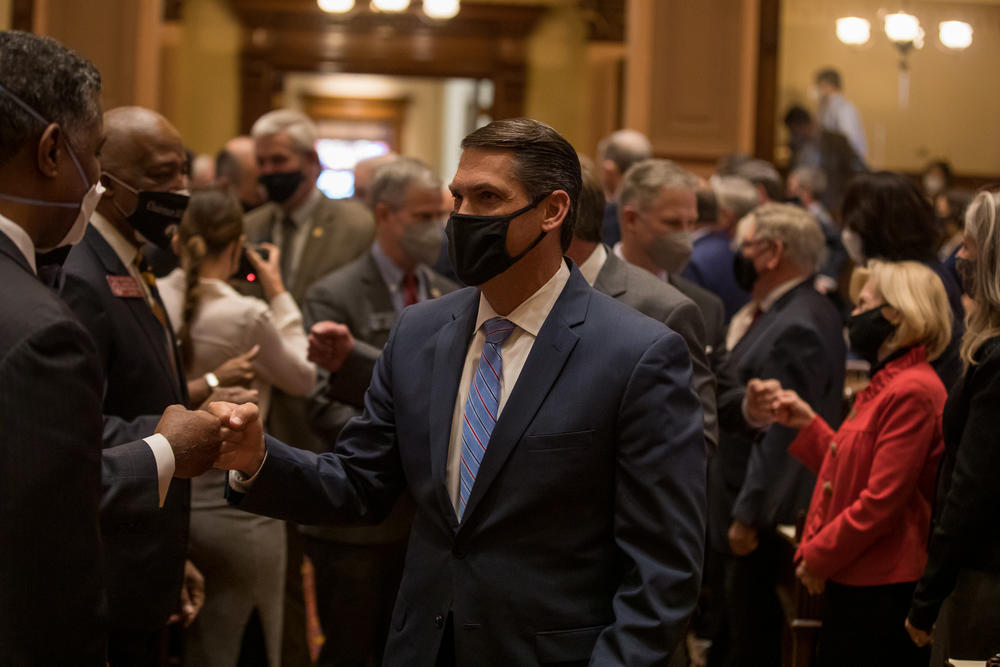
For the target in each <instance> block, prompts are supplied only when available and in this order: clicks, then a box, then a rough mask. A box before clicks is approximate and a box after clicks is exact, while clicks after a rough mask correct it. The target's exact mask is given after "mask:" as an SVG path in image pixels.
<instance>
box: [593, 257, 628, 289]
mask: <svg viewBox="0 0 1000 667" xmlns="http://www.w3.org/2000/svg"><path fill="white" fill-rule="evenodd" d="M626 278H627V276H626V273H625V262H624V261H622V260H621V259H620V258H619V257H618V256H617V255H615V253H614V252H612V251H611V250H608V259H607V260H606V261H605V262H604V266H602V267H601V270H600V271H598V273H597V279H596V280H594V289H596V290H597V291H598V292H604V293H605V294H607V295H608V296H612V297H614V298H616V299H617V298H618V297H620V296H621V295H622V294H624V293H625V291H626V290H627V289H628V286H627V279H626Z"/></svg>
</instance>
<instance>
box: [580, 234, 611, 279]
mask: <svg viewBox="0 0 1000 667" xmlns="http://www.w3.org/2000/svg"><path fill="white" fill-rule="evenodd" d="M607 261H608V251H607V249H606V248H605V247H604V244H603V243H598V244H597V247H596V248H594V252H592V253H590V257H588V258H587V259H586V260H585V261H584V262H583V264H581V265H580V273H582V274H583V277H584V279H585V280H586V281H587V283H589V284H590V286H591V287H593V286H594V282H595V281H596V280H597V274H599V273H600V272H601V269H603V268H604V263H605V262H607Z"/></svg>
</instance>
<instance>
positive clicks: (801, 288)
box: [709, 204, 846, 667]
mask: <svg viewBox="0 0 1000 667" xmlns="http://www.w3.org/2000/svg"><path fill="white" fill-rule="evenodd" d="M736 239H737V242H738V243H739V247H740V251H739V252H740V259H739V266H738V268H737V277H738V278H740V277H741V276H742V280H743V281H744V284H746V286H747V287H748V288H749V289H750V293H751V300H750V302H749V303H748V304H747V305H746V306H745V307H744V308H742V309H741V310H740V311H739V312H737V313H736V315H735V316H734V317H733V320H732V322H731V324H730V328H729V333H728V336H727V345H728V346H729V348H730V357H729V365H730V368H729V371H730V374H731V377H732V378H734V380H735V386H734V388H733V389H731V390H730V391H727V392H726V393H725V394H724V395H721V396H720V397H719V415H720V426H721V432H720V442H719V453H718V455H717V456H715V457H714V458H713V459H712V462H711V468H710V473H709V479H710V494H709V514H710V516H709V533H710V535H709V540H710V545H711V547H712V549H713V550H714V551H715V552H717V553H719V554H722V556H721V568H722V572H723V579H724V584H723V588H724V598H725V600H724V604H723V605H722V609H723V610H724V614H725V617H724V618H723V619H722V621H721V623H720V628H719V630H718V632H717V636H716V637H715V638H713V644H712V648H711V651H710V654H709V655H710V658H709V664H711V665H734V666H736V665H747V666H749V665H754V666H757V665H760V666H763V667H766V666H769V665H777V664H779V662H780V651H779V649H780V642H779V630H780V622H781V611H780V607H779V606H778V600H777V597H776V595H775V592H774V587H775V584H776V581H777V571H778V566H779V563H778V561H777V539H778V538H777V535H776V533H775V527H776V526H777V525H778V524H794V523H795V521H796V519H797V516H798V514H799V512H803V511H805V510H806V509H807V508H808V506H809V499H810V496H811V494H812V490H813V486H814V485H815V481H816V478H815V476H814V475H813V474H812V473H811V472H810V471H809V470H807V469H806V468H805V466H803V465H802V464H801V463H799V462H798V461H797V460H796V459H794V458H792V457H791V456H790V455H789V454H788V453H787V449H788V445H790V444H791V442H792V440H793V439H794V437H795V431H793V430H791V429H788V428H784V427H779V426H774V425H772V426H771V427H769V428H768V429H767V430H766V431H765V432H764V433H763V434H758V433H757V432H756V431H754V430H753V429H752V427H751V426H750V425H748V424H747V423H746V421H745V420H744V418H743V416H742V415H743V410H742V405H743V396H744V388H745V386H746V383H747V382H748V381H749V380H751V379H753V378H764V379H771V378H774V379H778V380H780V382H781V385H782V386H783V387H784V386H788V387H794V388H795V391H797V392H800V395H801V396H803V398H804V400H807V401H809V404H810V405H812V406H814V407H815V409H816V412H817V413H819V414H820V415H821V416H822V417H823V418H824V419H826V420H827V423H829V424H831V425H835V424H839V423H840V414H841V397H842V395H843V390H844V363H845V355H846V350H845V345H844V338H843V334H842V326H841V320H840V316H839V314H838V313H837V310H836V308H835V307H834V306H833V304H832V303H831V302H830V300H829V299H827V298H826V297H824V296H822V295H821V294H819V293H818V292H817V291H816V290H815V289H814V288H813V276H814V274H815V272H816V270H817V268H818V266H819V261H820V259H821V256H822V251H823V248H824V245H825V240H824V238H823V233H822V232H821V231H820V229H819V226H818V225H817V224H816V221H815V220H814V219H813V218H812V216H810V215H809V214H808V213H806V212H805V211H803V210H802V209H800V208H798V207H796V206H790V205H786V204H765V205H764V206H761V207H759V208H757V209H756V210H755V211H754V212H753V213H751V214H750V215H749V216H747V217H746V218H744V219H743V221H742V222H741V223H740V227H739V229H738V231H737V235H736ZM806 397H808V398H806Z"/></svg>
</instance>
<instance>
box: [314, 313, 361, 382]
mask: <svg viewBox="0 0 1000 667" xmlns="http://www.w3.org/2000/svg"><path fill="white" fill-rule="evenodd" d="M352 349H354V336H352V335H351V330H350V329H349V328H348V327H347V325H345V324H337V323H336V322H330V321H326V322H317V323H316V324H314V325H313V326H312V329H310V331H309V361H311V362H313V363H314V364H316V365H317V366H319V367H320V368H323V369H325V370H327V371H330V372H331V373H336V372H337V371H339V370H340V367H341V366H343V365H344V361H346V360H347V356H348V355H349V354H350V353H351V350H352Z"/></svg>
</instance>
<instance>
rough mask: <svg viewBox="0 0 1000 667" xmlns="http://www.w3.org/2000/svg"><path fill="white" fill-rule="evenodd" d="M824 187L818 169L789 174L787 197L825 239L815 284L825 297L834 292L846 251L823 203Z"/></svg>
mask: <svg viewBox="0 0 1000 667" xmlns="http://www.w3.org/2000/svg"><path fill="white" fill-rule="evenodd" d="M826 184H827V178H826V173H825V172H824V171H823V170H822V169H819V168H818V167H807V166H802V167H796V168H795V169H793V170H792V171H791V173H790V174H788V188H787V190H788V196H789V197H794V198H795V199H798V200H799V202H801V203H802V206H803V207H804V208H805V209H806V210H807V211H809V213H810V214H811V215H812V216H813V217H814V218H816V221H817V222H818V223H819V225H820V228H821V229H822V230H823V236H824V238H825V239H826V259H824V261H823V265H822V266H821V267H820V269H819V273H820V275H819V279H818V282H817V288H818V289H820V291H821V292H823V293H824V294H827V293H830V292H835V291H836V290H837V282H838V281H839V280H840V274H841V272H842V271H843V270H844V269H845V268H846V266H847V260H848V257H847V250H845V249H844V244H843V243H842V242H841V240H840V232H841V230H840V226H839V225H838V224H837V223H836V221H834V219H833V216H832V215H830V211H828V210H827V208H826V206H824V205H823V202H822V199H823V194H824V193H825V192H826Z"/></svg>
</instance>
